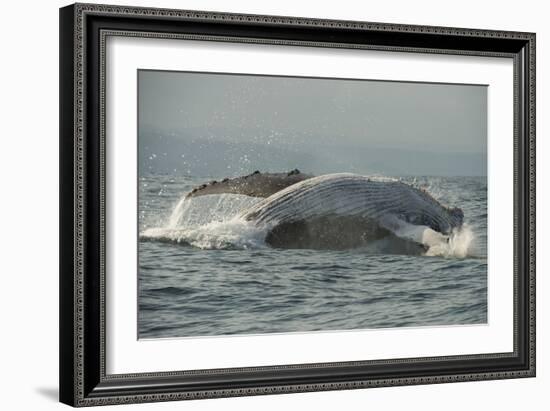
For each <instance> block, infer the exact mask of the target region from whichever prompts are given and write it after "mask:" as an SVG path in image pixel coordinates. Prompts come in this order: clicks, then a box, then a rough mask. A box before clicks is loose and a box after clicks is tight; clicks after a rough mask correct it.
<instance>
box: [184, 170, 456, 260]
mask: <svg viewBox="0 0 550 411" xmlns="http://www.w3.org/2000/svg"><path fill="white" fill-rule="evenodd" d="M220 193H234V194H244V195H248V196H255V197H263V199H262V200H260V201H259V202H257V203H256V204H254V205H252V206H250V207H248V208H246V209H244V210H242V211H241V213H240V215H239V218H241V219H243V220H245V221H248V222H250V223H251V224H254V225H255V226H257V227H261V228H265V229H266V232H267V234H266V238H265V242H266V243H267V244H268V245H270V246H272V247H276V248H312V249H336V250H337V249H349V248H357V247H361V246H364V245H367V244H369V243H370V242H372V241H374V240H380V239H384V238H389V239H391V240H392V244H393V245H394V246H395V247H396V252H398V253H401V252H403V253H407V254H411V253H413V254H414V253H418V254H420V253H422V252H423V251H425V250H426V249H427V248H428V247H429V246H430V242H437V241H446V240H447V239H448V236H449V235H450V234H451V232H452V230H453V229H455V228H459V227H461V225H462V222H463V218H464V214H463V212H462V210H461V209H459V208H450V207H446V206H444V205H442V204H441V203H440V202H439V201H437V200H436V199H435V198H433V197H432V196H431V195H430V194H429V193H427V192H426V191H423V190H421V189H418V188H416V187H413V186H412V185H409V184H406V183H404V182H402V181H399V180H395V179H389V178H376V177H367V176H361V175H356V174H351V173H338V174H327V175H322V176H317V177H314V176H311V175H307V174H303V173H301V172H300V171H299V170H293V171H291V172H289V173H277V174H261V173H259V172H255V173H253V174H251V175H248V176H245V177H238V178H234V179H226V180H223V181H221V182H219V183H215V184H214V183H210V184H208V185H202V186H200V187H198V188H196V189H194V190H193V191H192V192H191V193H189V195H188V197H194V196H200V195H208V194H220ZM395 247H394V248H395Z"/></svg>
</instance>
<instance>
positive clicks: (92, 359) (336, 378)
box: [59, 4, 535, 406]
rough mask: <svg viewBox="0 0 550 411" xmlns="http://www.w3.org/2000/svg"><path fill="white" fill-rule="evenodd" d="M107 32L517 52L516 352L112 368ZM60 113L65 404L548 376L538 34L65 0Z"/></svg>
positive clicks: (485, 53)
mask: <svg viewBox="0 0 550 411" xmlns="http://www.w3.org/2000/svg"><path fill="white" fill-rule="evenodd" d="M136 33H139V34H136ZM108 35H140V36H144V37H164V38H180V37H185V36H193V37H194V38H202V39H207V40H217V41H229V42H255V43H267V44H282V45H307V46H317V47H338V48H344V49H345V48H365V49H371V50H372V49H374V50H385V51H407V52H413V53H414V52H423V53H436V54H440V53H442V54H450V55H453V54H466V55H474V56H486V57H510V58H512V59H513V61H514V176H513V178H514V221H513V222H512V221H511V222H510V224H514V350H513V352H511V353H494V354H479V355H477V354H476V355H467V356H461V355H457V356H450V357H431V358H408V359H402V360H384V359H379V360H369V361H362V360H361V358H357V361H354V362H345V363H324V364H302V365H300V364H293V365H284V364H281V365H277V366H267V367H247V368H238V369H236V368H233V369H217V370H207V371H204V370H203V371H200V370H199V371H193V370H174V371H173V372H159V373H142V374H132V375H108V374H106V373H105V299H104V293H105V281H104V276H105V258H104V257H105V243H104V242H105V240H104V236H105V230H106V224H105V221H106V220H105V206H104V201H105V174H104V173H105V171H104V169H105V164H104V161H105V160H104V159H105V145H104V143H105V142H104V121H105V112H104V102H103V93H104V89H103V87H105V83H104V76H105V72H104V71H103V70H104V66H103V64H104V55H103V53H104V46H105V44H104V40H105V38H106V36H108ZM59 121H60V237H61V238H60V401H61V402H63V403H66V404H69V405H73V406H91V405H103V404H121V403H137V402H150V401H167V400H182V399H197V398H214V397H229V396H243V395H259V394H275V393H290V392H302V391H323V390H335V389H354V388H366V387H381V386H392V385H409V384H432V383H446V382H455V381H475V380H487V379H503V378H520V377H533V376H535V34H534V33H524V32H510V31H491V30H479V29H462V28H448V27H427V26H411V25H397V24H383V23H368V22H355V21H334V20H316V19H306V18H294V17H279V16H259V15H244V14H226V13H215V12H200V11H184V10H167V9H151V8H137V7H126V6H108V5H97V4H75V5H70V6H67V7H64V8H61V9H60V120H59ZM510 177H511V176H510ZM502 178H509V177H506V176H503V177H502Z"/></svg>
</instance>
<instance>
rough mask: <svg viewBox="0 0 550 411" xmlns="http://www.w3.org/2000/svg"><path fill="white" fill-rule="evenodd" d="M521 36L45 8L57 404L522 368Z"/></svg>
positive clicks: (526, 289)
mask: <svg viewBox="0 0 550 411" xmlns="http://www.w3.org/2000/svg"><path fill="white" fill-rule="evenodd" d="M534 85H535V35H534V34H533V33H519V32H506V31H490V30H477V29H461V28H446V27H425V26H410V25H396V24H384V23H368V22H352V21H333V20H315V19H305V18H293V17H278V16H259V15H239V14H227V13H214V12H198V11H185V10H167V9H148V8H136V7H126V6H106V5H90V4H75V5H71V6H67V7H64V8H62V9H61V10H60V87H61V90H60V97H61V99H60V100H61V106H60V130H61V131H60V150H61V154H60V158H61V165H60V168H61V171H60V186H61V198H60V204H61V228H60V232H61V257H60V261H61V267H60V400H61V401H62V402H64V403H67V404H70V405H73V406H89V405H101V404H119V403H135V402H148V401H168V400H181V399H196V398H214V397H228V396H242V395H256V394H275V393H290V392H299V391H321V390H335V389H353V388H367V387H380V386H390V385H409V384H432V383H444V382H454V381H475V380H487V379H502V378H519V377H532V376H534V375H535V251H534V250H535V88H534Z"/></svg>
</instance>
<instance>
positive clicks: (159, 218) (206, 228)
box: [138, 175, 487, 338]
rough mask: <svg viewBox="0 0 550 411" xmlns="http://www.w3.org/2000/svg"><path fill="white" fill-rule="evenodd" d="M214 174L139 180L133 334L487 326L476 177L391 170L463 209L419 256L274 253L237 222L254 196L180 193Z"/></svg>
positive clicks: (483, 216)
mask: <svg viewBox="0 0 550 411" xmlns="http://www.w3.org/2000/svg"><path fill="white" fill-rule="evenodd" d="M219 177H220V176H197V177H188V176H179V177H178V176H170V175H147V176H142V177H140V181H139V231H140V238H139V273H138V284H139V290H138V306H139V310H138V331H139V338H160V337H189V336H207V335H232V334H264V333H285V332H307V331H320V330H351V329H366V328H393V327H412V326H433V325H458V324H483V323H486V322H487V247H486V244H487V181H486V178H485V177H418V176H417V177H400V178H401V179H402V180H404V181H405V182H408V183H410V184H413V185H415V186H417V187H420V188H423V189H425V190H427V191H428V192H429V193H430V194H431V195H432V196H434V197H435V198H436V199H438V200H439V201H441V202H442V203H443V204H446V205H450V206H453V207H460V208H461V209H462V210H463V211H464V226H463V228H462V229H461V230H458V231H455V232H453V233H452V234H451V236H450V238H449V241H445V242H442V243H440V244H435V245H432V246H431V247H429V248H428V249H427V250H426V252H424V253H423V254H422V255H402V254H388V253H387V252H386V250H387V249H388V248H387V244H385V243H384V240H380V241H378V242H375V243H373V244H372V245H369V246H368V247H366V248H360V249H352V250H343V251H331V250H307V249H299V250H281V249H273V248H270V247H269V246H267V245H266V244H265V243H264V241H263V240H264V237H265V232H263V231H261V230H259V229H258V228H256V227H253V226H251V225H250V224H248V223H246V222H244V221H242V220H240V219H239V218H236V216H237V215H238V214H239V212H240V211H242V210H243V208H245V207H248V206H251V205H253V204H254V203H255V202H257V201H260V200H259V199H256V198H250V197H246V196H240V195H232V194H223V195H210V196H203V197H196V198H193V199H188V200H185V201H184V200H183V198H184V197H185V195H186V194H187V193H188V192H189V191H190V190H191V189H192V188H193V187H194V186H196V185H199V184H201V183H203V182H205V181H209V180H212V179H219Z"/></svg>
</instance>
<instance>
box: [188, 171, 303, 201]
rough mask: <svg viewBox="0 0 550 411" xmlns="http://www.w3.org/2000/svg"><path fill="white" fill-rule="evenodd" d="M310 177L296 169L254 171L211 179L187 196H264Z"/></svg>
mask: <svg viewBox="0 0 550 411" xmlns="http://www.w3.org/2000/svg"><path fill="white" fill-rule="evenodd" d="M311 177H313V176H311V175H309V174H304V173H301V172H300V170H298V169H294V170H292V171H289V172H288V173H260V172H259V171H255V172H254V173H252V174H249V175H246V176H242V177H235V178H224V179H223V180H220V181H216V180H213V181H210V182H208V183H205V184H202V185H200V186H198V187H195V188H194V189H193V190H192V191H191V192H190V193H189V194H187V198H192V197H199V196H204V195H209V194H242V195H247V196H250V197H263V198H265V197H269V196H270V195H272V194H274V193H276V192H278V191H281V190H283V189H285V188H287V187H289V186H291V185H293V184H296V183H299V182H300V181H303V180H306V179H308V178H311Z"/></svg>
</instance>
